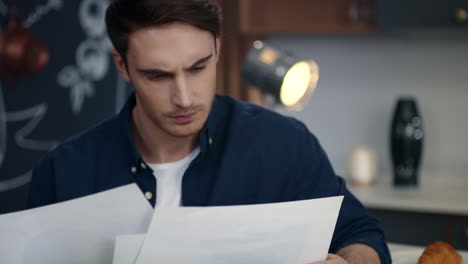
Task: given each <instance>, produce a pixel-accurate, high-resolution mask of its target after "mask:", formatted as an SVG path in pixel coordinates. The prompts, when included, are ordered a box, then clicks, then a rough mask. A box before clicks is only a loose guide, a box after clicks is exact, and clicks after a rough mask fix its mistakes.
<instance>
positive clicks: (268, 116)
mask: <svg viewBox="0 0 468 264" xmlns="http://www.w3.org/2000/svg"><path fill="white" fill-rule="evenodd" d="M216 100H217V101H218V105H223V106H222V107H220V108H222V110H221V111H222V112H225V113H226V114H225V119H226V121H227V122H229V123H230V125H231V126H234V127H237V128H241V129H242V130H243V131H245V132H250V133H255V134H261V135H264V136H267V137H268V136H272V137H277V138H282V139H284V140H286V139H291V140H293V139H295V140H300V139H304V138H308V137H310V138H312V139H314V140H315V139H316V138H315V136H314V134H313V133H312V132H311V131H310V130H309V129H308V128H307V126H306V125H305V124H304V123H303V122H301V121H299V120H297V119H295V118H293V117H289V116H285V115H282V114H279V113H277V112H274V111H272V110H270V109H266V108H264V107H261V106H258V105H254V104H250V103H246V102H242V101H239V100H236V99H234V98H232V97H229V96H217V98H216Z"/></svg>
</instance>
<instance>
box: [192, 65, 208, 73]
mask: <svg viewBox="0 0 468 264" xmlns="http://www.w3.org/2000/svg"><path fill="white" fill-rule="evenodd" d="M205 68H206V66H199V67H195V68H192V69H191V70H192V71H193V72H199V71H202V70H204V69H205Z"/></svg>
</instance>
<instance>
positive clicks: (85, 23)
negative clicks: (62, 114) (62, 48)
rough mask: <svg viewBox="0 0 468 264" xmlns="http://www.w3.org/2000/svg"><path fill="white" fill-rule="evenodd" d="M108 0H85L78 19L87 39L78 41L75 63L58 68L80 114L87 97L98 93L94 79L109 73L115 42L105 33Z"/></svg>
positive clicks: (75, 110)
mask: <svg viewBox="0 0 468 264" xmlns="http://www.w3.org/2000/svg"><path fill="white" fill-rule="evenodd" d="M108 5H109V1H108V0H83V1H82V2H81V5H80V8H79V12H78V20H79V22H80V25H81V27H82V29H83V31H84V32H85V33H86V35H87V38H86V39H84V40H83V41H82V42H81V43H79V44H78V48H77V49H76V52H75V57H76V65H77V66H73V65H67V66H65V67H64V68H63V69H62V70H60V71H59V73H58V75H57V83H58V84H59V85H61V86H62V87H66V88H69V89H70V102H71V107H72V110H73V114H75V115H79V114H80V113H81V110H82V108H83V104H84V102H85V99H86V98H87V97H93V96H94V95H95V85H94V82H97V81H100V80H102V79H103V78H104V77H105V76H106V75H107V73H108V72H109V60H110V59H109V58H110V51H111V50H112V44H111V42H110V40H109V38H108V37H107V35H106V24H105V11H106V8H107V6H108Z"/></svg>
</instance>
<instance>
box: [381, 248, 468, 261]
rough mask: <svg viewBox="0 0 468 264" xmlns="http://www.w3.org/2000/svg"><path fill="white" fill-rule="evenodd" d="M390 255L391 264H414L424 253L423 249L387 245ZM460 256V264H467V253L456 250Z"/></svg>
mask: <svg viewBox="0 0 468 264" xmlns="http://www.w3.org/2000/svg"><path fill="white" fill-rule="evenodd" d="M388 248H389V249H390V254H391V255H392V261H393V262H392V263H393V264H416V263H418V259H419V256H421V254H422V253H423V251H424V247H418V246H412V245H405V244H394V243H388ZM457 251H458V253H459V254H460V255H461V256H462V263H464V264H468V251H466V250H457Z"/></svg>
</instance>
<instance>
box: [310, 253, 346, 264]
mask: <svg viewBox="0 0 468 264" xmlns="http://www.w3.org/2000/svg"><path fill="white" fill-rule="evenodd" d="M309 264H348V262H347V261H346V260H344V259H343V258H342V257H340V256H338V255H335V254H328V256H327V259H326V260H324V261H319V262H314V263H309Z"/></svg>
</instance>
